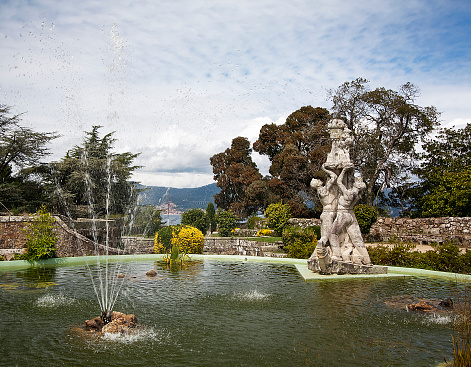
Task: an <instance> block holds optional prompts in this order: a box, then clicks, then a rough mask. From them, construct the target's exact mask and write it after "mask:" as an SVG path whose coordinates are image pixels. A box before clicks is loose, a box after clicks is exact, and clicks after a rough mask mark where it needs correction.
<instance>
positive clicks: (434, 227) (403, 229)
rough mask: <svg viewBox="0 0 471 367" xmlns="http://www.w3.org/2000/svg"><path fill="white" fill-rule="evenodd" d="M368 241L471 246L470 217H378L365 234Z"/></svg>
mask: <svg viewBox="0 0 471 367" xmlns="http://www.w3.org/2000/svg"><path fill="white" fill-rule="evenodd" d="M366 240H367V241H369V242H387V241H389V240H398V241H404V242H407V241H409V242H411V243H418V244H422V245H427V244H431V243H433V242H436V243H444V242H446V241H449V240H451V241H455V242H456V243H457V244H458V245H460V246H462V247H471V217H463V218H456V217H445V218H416V219H409V218H378V220H377V221H376V223H374V224H373V226H372V227H371V229H370V233H369V235H367V236H366Z"/></svg>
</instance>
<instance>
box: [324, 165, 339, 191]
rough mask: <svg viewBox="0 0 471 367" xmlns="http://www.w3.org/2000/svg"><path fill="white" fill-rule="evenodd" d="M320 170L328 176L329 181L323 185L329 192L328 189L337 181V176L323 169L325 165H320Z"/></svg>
mask: <svg viewBox="0 0 471 367" xmlns="http://www.w3.org/2000/svg"><path fill="white" fill-rule="evenodd" d="M321 169H322V170H323V171H324V172H325V173H327V174H328V175H329V177H330V178H329V180H328V181H327V182H326V184H325V187H326V188H327V190H330V188H331V187H332V185H333V184H334V183H335V181H336V180H337V174H336V173H335V172H334V171H331V170H329V169H327V168H325V163H324V164H323V165H322V167H321Z"/></svg>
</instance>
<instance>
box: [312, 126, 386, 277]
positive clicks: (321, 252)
mask: <svg viewBox="0 0 471 367" xmlns="http://www.w3.org/2000/svg"><path fill="white" fill-rule="evenodd" d="M327 127H328V129H329V133H330V137H331V139H332V149H331V151H330V153H329V154H328V156H327V160H326V162H325V163H324V164H323V165H322V170H323V171H324V172H325V173H326V174H327V176H328V179H327V182H326V184H325V185H324V184H323V182H322V181H321V180H319V179H313V180H312V181H311V187H312V188H314V189H316V190H317V194H318V196H319V200H320V202H321V204H322V208H323V209H322V214H321V217H320V218H321V238H320V239H319V240H318V242H317V247H316V249H315V250H314V252H313V254H312V256H311V257H310V258H309V260H308V267H309V269H311V270H313V271H316V272H319V273H321V274H332V273H337V274H344V273H351V274H358V273H363V274H379V273H386V272H387V267H380V266H372V265H371V260H370V257H369V255H368V251H367V249H366V246H365V244H364V242H363V238H362V236H361V231H360V226H359V225H358V222H357V219H356V217H355V212H354V211H353V208H354V207H355V205H357V203H358V202H359V200H360V196H361V194H362V192H363V191H364V190H365V188H366V185H365V183H364V182H363V180H362V178H361V177H355V169H354V165H353V162H352V161H351V159H350V147H351V146H352V144H353V138H352V136H351V131H350V130H349V129H348V128H347V127H346V125H345V123H344V122H343V121H342V120H337V119H336V120H332V121H331V122H330V123H329V124H328V125H327Z"/></svg>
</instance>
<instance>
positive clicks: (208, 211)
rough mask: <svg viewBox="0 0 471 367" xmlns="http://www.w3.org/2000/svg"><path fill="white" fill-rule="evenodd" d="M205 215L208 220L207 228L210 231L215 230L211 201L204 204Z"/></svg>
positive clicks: (214, 214)
mask: <svg viewBox="0 0 471 367" xmlns="http://www.w3.org/2000/svg"><path fill="white" fill-rule="evenodd" d="M206 216H207V217H208V221H209V230H210V232H211V233H213V232H214V231H216V210H215V209H214V204H213V203H208V205H207V206H206Z"/></svg>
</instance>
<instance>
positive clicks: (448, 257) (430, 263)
mask: <svg viewBox="0 0 471 367" xmlns="http://www.w3.org/2000/svg"><path fill="white" fill-rule="evenodd" d="M415 248H416V246H415V245H410V244H405V243H399V244H396V245H394V247H392V248H390V247H388V246H377V247H369V248H368V253H369V255H370V258H371V261H372V262H373V264H377V265H386V266H403V267H409V268H417V269H428V270H436V271H446V272H452V273H462V274H469V273H471V251H469V250H466V252H465V253H463V254H462V253H460V250H459V247H458V246H457V245H456V244H454V243H452V242H447V243H445V244H443V245H437V244H435V245H433V250H429V251H427V252H425V253H421V252H419V251H417V250H414V249H415Z"/></svg>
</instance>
